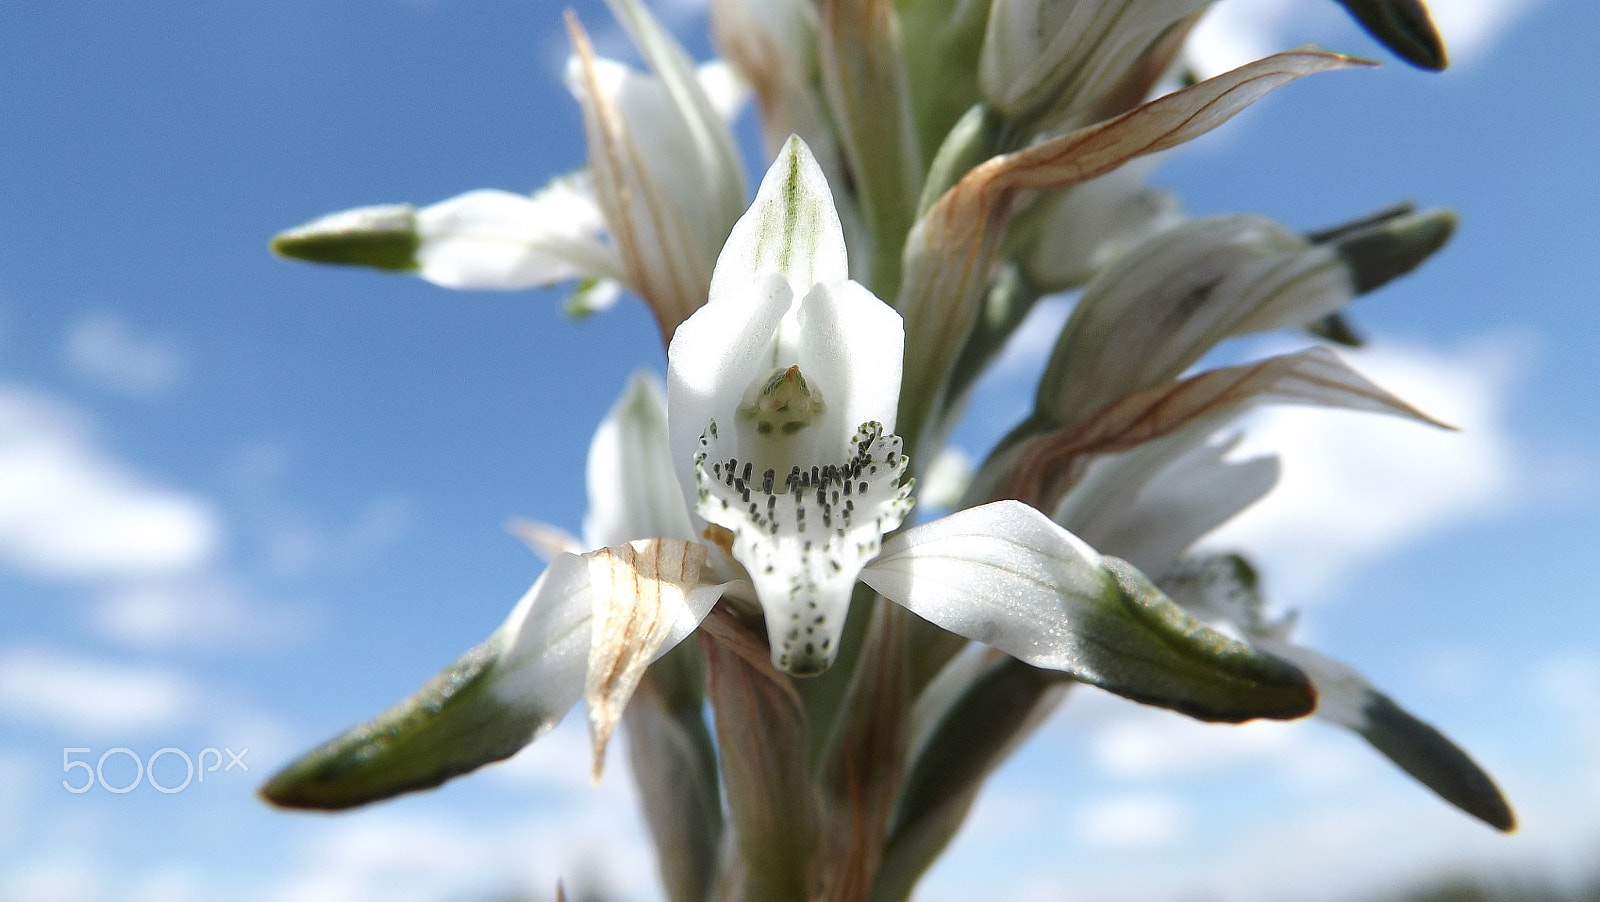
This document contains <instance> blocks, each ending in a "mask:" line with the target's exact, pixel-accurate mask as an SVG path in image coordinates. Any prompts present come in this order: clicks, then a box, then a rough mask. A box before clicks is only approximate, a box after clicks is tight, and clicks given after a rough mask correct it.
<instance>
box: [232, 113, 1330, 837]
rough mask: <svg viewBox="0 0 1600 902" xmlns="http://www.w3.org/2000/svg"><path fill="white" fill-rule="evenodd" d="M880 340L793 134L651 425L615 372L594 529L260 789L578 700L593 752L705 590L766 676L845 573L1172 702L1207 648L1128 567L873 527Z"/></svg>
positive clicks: (512, 742)
mask: <svg viewBox="0 0 1600 902" xmlns="http://www.w3.org/2000/svg"><path fill="white" fill-rule="evenodd" d="M903 341H904V338H903V331H902V326H901V322H900V317H899V315H898V314H896V313H895V312H894V311H893V310H892V309H890V308H889V307H888V305H886V304H885V303H884V302H883V301H881V300H879V299H878V298H877V297H876V296H874V295H873V294H872V293H871V292H870V291H868V290H867V289H866V288H865V287H863V286H862V285H860V284H858V283H856V282H853V281H851V280H850V279H849V278H848V263H847V259H846V252H845V245H844V237H843V234H842V232H841V229H840V226H839V219H838V215H837V213H836V212H835V210H834V206H833V202H832V195H831V193H830V192H829V189H828V185H827V181H826V180H825V178H824V177H823V174H822V170H821V169H820V168H819V166H818V164H817V162H816V160H815V159H813V158H812V155H811V153H810V151H809V149H808V148H807V147H806V145H805V144H804V142H802V141H801V140H800V139H799V138H791V139H790V141H789V142H788V143H787V144H786V145H785V147H784V149H783V152H782V154H781V155H780V156H779V159H778V161H777V162H776V163H775V164H774V165H773V167H772V169H771V170H770V171H769V172H768V173H767V175H766V177H765V179H764V180H763V181H762V183H761V188H760V190H759V192H758V193H757V195H756V199H755V202H754V203H753V204H752V206H751V208H750V210H749V211H748V212H747V213H746V214H745V215H744V216H743V217H742V218H741V219H740V220H739V222H738V223H737V224H736V225H735V226H734V229H733V233H732V235H731V236H730V237H729V239H728V243H727V246H726V247H725V248H724V249H723V252H722V254H721V256H720V257H719V259H718V262H717V267H716V271H715V274H714V275H713V278H712V282H711V291H710V297H709V299H708V301H707V303H706V304H705V305H704V306H703V307H702V308H701V309H700V310H699V311H698V312H697V313H695V314H694V315H693V316H691V317H690V318H689V319H688V320H686V321H685V322H684V323H683V324H682V326H681V328H679V329H678V332H677V336H676V337H675V338H674V339H673V341H672V344H671V347H670V349H669V352H668V393H667V408H666V416H665V420H664V421H663V418H662V416H661V409H660V401H659V393H658V392H656V391H654V390H652V389H650V388H649V386H648V385H647V384H645V383H638V382H636V384H635V387H634V389H633V390H632V391H630V393H629V394H628V395H627V396H626V397H625V398H624V399H623V401H622V402H621V403H619V405H618V407H617V408H616V409H615V410H614V411H613V413H612V415H611V416H610V417H608V418H607V421H606V423H605V424H604V425H603V426H602V427H601V429H600V431H599V433H598V434H597V436H596V440H595V443H594V446H593V448H592V449H591V455H590V466H589V477H590V502H591V514H590V517H589V518H588V521H587V522H586V524H585V532H586V533H587V538H588V540H589V541H590V542H595V543H599V542H604V543H608V544H607V545H606V546H605V547H602V548H599V549H598V550H595V551H589V552H586V553H583V554H573V553H562V554H558V555H557V556H556V557H555V558H554V559H553V560H552V562H551V564H550V566H549V568H548V569H547V570H546V572H545V573H544V575H543V576H541V577H540V578H539V580H538V581H537V582H536V583H535V584H534V586H533V588H532V589H530V590H529V591H528V593H527V594H526V595H525V596H524V597H523V599H522V600H521V601H520V602H519V603H518V604H517V606H516V608H515V610H513V611H512V613H511V616H510V617H509V618H507V620H506V622H505V623H504V624H503V625H502V626H501V627H500V629H499V630H498V631H496V633H495V634H494V635H493V636H492V637H490V639H489V640H488V641H486V642H485V643H483V644H482V645H480V646H479V647H478V648H476V649H474V650H472V651H471V652H469V653H468V654H467V655H466V656H464V657H463V658H462V659H461V660H460V661H458V662H457V663H456V664H455V665H454V666H453V667H451V668H450V669H448V670H446V671H445V672H444V673H443V674H441V675H440V676H439V677H437V678H435V680H434V681H433V682H431V683H429V684H428V685H427V686H425V687H424V688H423V689H422V691H420V692H419V693H417V695H415V696H414V697H413V698H412V699H410V700H408V701H406V702H404V703H402V704H401V705H399V706H397V707H396V708H394V709H391V710H390V711H389V712H387V713H385V714H384V715H381V716H380V717H379V718H378V719H376V720H374V721H372V722H371V723H369V724H367V725H364V726H361V727H358V728H356V729H354V730H351V731H350V732H348V733H346V734H344V735H343V736H340V737H338V738H336V739H334V740H333V741H332V742H330V743H328V744H327V745H325V746H323V747H322V748H320V749H317V750H315V751H313V752H311V753H310V754H308V755H307V756H305V757H304V758H302V759H301V760H300V761H298V762H296V763H294V764H292V765H291V766H290V767H289V768H288V769H286V770H285V771H284V772H283V773H281V774H279V775H278V776H277V777H276V778H274V780H273V781H272V782H271V783H269V784H268V786H267V787H266V788H265V789H264V794H265V795H266V796H267V797H268V798H269V799H271V800H272V801H274V802H277V803H279V804H283V805H290V806H300V807H319V808H340V807H348V806H350V805H356V804H361V803H364V802H367V801H372V800H374V799H377V798H384V797H387V796H389V795H394V794H396V793H399V792H404V791H407V790H410V789H419V788H424V787H428V786H433V785H437V784H438V783H440V782H442V781H444V780H445V779H448V778H449V777H451V776H454V775H456V774H459V773H462V772H465V771H467V770H470V769H472V768H475V767H477V766H479V765H481V764H484V763H487V762H489V761H493V760H498V759H499V758H503V757H506V756H508V755H510V754H512V753H513V752H515V751H516V750H517V749H519V748H521V747H522V746H523V745H526V744H527V743H528V742H530V741H532V739H534V738H535V737H537V736H538V735H539V734H541V733H543V732H544V731H546V730H548V729H549V728H550V727H552V726H554V725H555V724H556V723H557V722H558V721H559V720H560V719H561V717H562V716H563V715H564V714H565V712H566V711H567V710H568V709H570V708H571V707H572V706H573V705H574V704H576V703H577V702H578V700H579V699H580V698H582V699H585V700H586V701H587V704H588V708H589V716H590V723H591V727H592V730H593V734H594V740H595V746H596V759H597V765H598V760H599V756H600V755H601V754H602V753H603V749H604V747H605V743H606V740H607V738H608V737H609V736H610V733H611V731H612V730H613V729H614V728H615V725H616V723H617V720H618V718H619V717H620V715H621V711H622V708H623V706H624V705H625V704H626V702H627V700H628V698H629V696H630V695H631V693H632V691H633V689H634V687H635V686H636V685H637V684H638V681H639V679H640V677H641V676H642V675H643V672H644V669H645V667H646V666H647V665H648V664H649V663H650V662H651V661H652V660H654V659H655V658H657V657H659V656H660V655H661V654H664V653H665V652H666V651H667V650H668V649H670V648H671V647H672V646H673V645H675V644H676V643H678V642H680V641H682V640H683V639H685V638H687V637H688V636H689V635H690V634H691V633H692V632H693V631H694V629H695V627H696V626H697V625H698V624H699V622H700V621H701V620H702V619H703V618H705V616H706V615H707V614H708V613H709V611H710V609H711V607H712V606H713V605H714V604H715V603H716V602H717V600H718V599H719V598H727V599H728V600H729V601H731V602H733V603H735V604H736V605H744V606H745V607H746V608H747V609H749V610H750V611H751V613H753V612H754V608H755V607H756V606H759V608H760V611H761V612H762V613H763V614H764V616H765V621H766V628H767V634H768V637H769V644H770V648H771V658H772V663H773V665H774V666H775V667H776V668H778V669H779V670H783V671H787V672H788V673H790V674H793V675H796V676H808V675H813V674H816V673H820V672H821V671H822V670H824V669H826V668H827V667H828V666H829V665H830V664H831V662H832V661H833V659H834V656H835V655H836V654H837V652H838V649H839V642H840V638H841V635H842V630H843V627H844V622H845V617H846V614H847V613H848V608H849V605H850V599H851V596H852V594H853V593H854V592H855V589H856V585H857V583H858V582H860V583H865V584H866V585H867V586H870V587H871V588H872V589H875V590H877V592H878V593H879V594H880V595H881V596H882V597H883V598H886V599H888V600H889V601H891V602H895V603H897V604H900V605H903V606H904V607H906V608H907V609H909V610H910V611H911V612H912V613H914V614H917V615H918V616H920V617H922V618H924V619H926V620H929V621H931V622H933V623H934V624H936V625H938V626H940V627H943V628H945V629H947V630H949V631H951V632H954V633H957V634H959V635H961V636H965V637H967V638H970V639H974V640H977V641H980V642H983V643H986V644H988V645H990V646H993V647H994V648H997V649H999V650H1001V651H1003V652H1005V653H1007V654H1009V655H1012V656H1013V657H1016V658H1018V659H1020V660H1022V661H1025V662H1027V663H1030V664H1033V665H1035V666H1040V667H1046V668H1051V669H1056V670H1061V671H1064V672H1066V673H1068V674H1069V675H1071V676H1073V677H1075V678H1078V679H1082V680H1085V681H1088V682H1093V683H1096V684H1099V685H1104V686H1107V687H1108V688H1112V689H1113V690H1114V691H1120V692H1123V693H1124V694H1130V695H1133V696H1135V697H1140V698H1150V699H1157V700H1163V701H1167V700H1170V699H1171V698H1174V697H1177V696H1183V695H1184V694H1185V693H1187V692H1189V689H1188V688H1187V685H1188V684H1187V683H1185V682H1184V681H1179V682H1178V684H1177V688H1174V686H1173V683H1172V681H1171V679H1170V676H1171V670H1172V669H1173V668H1172V667H1169V666H1168V663H1167V661H1164V660H1163V661H1159V662H1158V663H1157V664H1155V665H1153V666H1152V665H1151V664H1150V662H1151V661H1155V660H1157V659H1159V658H1161V657H1162V656H1163V655H1165V656H1167V658H1169V659H1170V660H1172V661H1179V663H1178V664H1177V665H1176V666H1177V667H1179V668H1188V669H1189V670H1190V671H1192V670H1194V668H1193V667H1192V665H1193V664H1194V661H1195V660H1196V659H1198V658H1201V657H1204V656H1205V654H1206V651H1201V652H1198V653H1195V654H1191V655H1190V656H1189V657H1188V658H1184V657H1183V656H1184V654H1186V652H1185V651H1184V649H1186V648H1189V647H1190V646H1193V647H1196V648H1198V647H1201V646H1204V648H1205V649H1206V650H1211V649H1213V647H1214V646H1216V644H1217V643H1219V642H1220V643H1223V644H1226V643H1227V640H1225V639H1223V638H1222V637H1220V636H1216V635H1212V634H1208V633H1207V631H1205V630H1204V629H1203V628H1202V627H1200V626H1199V624H1198V623H1195V622H1192V621H1187V620H1183V619H1182V618H1181V615H1179V617H1180V619H1179V620H1178V621H1174V620H1172V617H1173V616H1174V615H1175V614H1176V608H1173V607H1172V606H1171V603H1170V602H1165V601H1164V600H1161V599H1158V598H1152V597H1151V596H1150V595H1149V593H1148V592H1145V591H1144V590H1142V589H1129V588H1128V587H1129V586H1130V585H1134V584H1135V583H1137V579H1142V578H1137V579H1135V580H1134V582H1133V583H1130V577H1129V575H1128V573H1127V571H1126V568H1123V567H1120V566H1119V565H1116V564H1115V563H1113V562H1107V561H1104V560H1103V559H1102V558H1101V557H1100V555H1099V554H1098V553H1096V552H1095V551H1094V550H1093V549H1092V548H1090V547H1089V546H1088V545H1086V544H1084V543H1083V542H1082V541H1081V540H1079V539H1078V538H1076V537H1075V536H1073V535H1072V534H1071V533H1069V532H1067V531H1066V530H1065V529H1063V528H1061V527H1059V526H1057V525H1055V524H1054V523H1052V522H1050V520H1049V519H1048V518H1046V517H1045V516H1044V515H1043V514H1041V513H1039V512H1038V511H1036V510H1034V509H1033V508H1031V507H1028V506H1027V505H1024V504H1021V503H1019V502H1015V501H1000V502H995V503H992V504H987V505H983V506H981V507H976V508H971V509H969V510H964V511H960V512H958V513H955V514H952V515H950V516H947V517H945V518H943V519H940V520H937V521H935V522H933V523H929V524H926V525H924V526H920V527H917V528H915V529H911V530H908V531H906V532H904V533H901V534H899V535H896V536H894V537H892V538H890V539H888V540H887V541H885V540H884V538H883V537H884V535H885V534H887V533H889V532H891V531H892V530H894V529H895V528H897V527H898V526H899V525H900V523H901V521H902V520H903V519H904V518H905V516H906V514H907V513H908V512H909V510H910V508H911V485H910V482H909V480H908V479H907V478H906V473H907V470H908V468H909V465H908V461H907V460H906V457H905V455H904V454H903V453H902V452H901V442H900V439H899V437H898V436H895V435H894V434H893V429H894V422H895V403H896V401H895V399H896V397H897V395H898V393H899V388H900V368H901V354H902V344H903ZM669 461H670V472H669V470H668V466H669V465H668V463H667V462H669ZM691 510H692V511H693V512H694V515H695V518H694V519H692V518H691V516H690V513H689V512H690V511H691ZM697 530H698V532H697ZM1134 596H1137V597H1134ZM1130 599H1132V600H1130ZM1163 605H1164V606H1163ZM1185 643H1188V645H1185ZM1129 648H1137V649H1138V653H1137V654H1135V655H1134V656H1133V658H1132V660H1131V662H1130V661H1129V660H1128V659H1126V658H1125V653H1126V652H1127V650H1128V649H1129ZM1174 648H1177V649H1178V650H1177V651H1174ZM1180 659H1182V660H1180ZM1208 660H1209V659H1208ZM1215 660H1217V661H1224V662H1226V663H1223V664H1220V665H1215V666H1218V667H1221V668H1222V669H1223V670H1229V668H1233V669H1232V670H1229V672H1228V674H1227V678H1226V679H1227V681H1229V685H1230V686H1236V685H1241V684H1243V683H1244V682H1249V683H1250V685H1262V686H1264V687H1265V688H1266V691H1267V693H1268V694H1274V693H1275V694H1274V695H1273V698H1274V699H1275V703H1277V704H1280V705H1281V706H1282V707H1283V708H1284V709H1285V710H1287V711H1288V712H1289V713H1288V714H1286V715H1284V716H1293V715H1294V714H1297V713H1302V712H1303V711H1304V710H1305V709H1306V708H1308V707H1309V705H1310V701H1311V699H1310V695H1309V692H1308V690H1307V688H1306V684H1305V683H1304V678H1303V677H1302V676H1301V675H1300V674H1299V673H1298V672H1297V671H1294V670H1293V669H1292V668H1288V669H1285V668H1284V667H1283V666H1282V665H1281V663H1279V662H1275V661H1263V660H1261V659H1251V660H1246V659H1245V658H1244V657H1241V656H1240V655H1238V654H1237V653H1236V651H1235V650H1230V649H1224V650H1223V653H1221V654H1220V655H1219V656H1218V657H1217V658H1216V659H1215ZM1204 666H1213V665H1211V664H1206V665H1204ZM1141 668H1144V669H1143V670H1141ZM1163 668H1166V669H1163ZM1155 671H1160V673H1159V675H1158V676H1157V677H1155V678H1154V679H1156V680H1158V681H1159V685H1156V686H1155V687H1154V688H1152V687H1151V685H1150V684H1149V680H1150V678H1148V677H1147V673H1149V672H1155ZM1212 672H1214V671H1212ZM1141 680H1143V681H1144V682H1141ZM1195 685H1196V686H1197V687H1198V689H1197V690H1196V695H1202V694H1204V693H1205V692H1207V691H1209V690H1210V689H1211V688H1213V687H1210V686H1207V685H1205V681H1204V679H1201V680H1199V681H1196V682H1195ZM1230 691H1233V690H1230ZM1187 701H1188V700H1187V699H1186V698H1179V700H1178V701H1176V702H1173V703H1174V704H1176V705H1179V706H1182V705H1184V704H1186V703H1187ZM1195 704H1196V705H1203V704H1204V702H1196V703H1195ZM1259 713H1260V712H1257V713H1254V714H1251V715H1248V716H1258V714H1259Z"/></svg>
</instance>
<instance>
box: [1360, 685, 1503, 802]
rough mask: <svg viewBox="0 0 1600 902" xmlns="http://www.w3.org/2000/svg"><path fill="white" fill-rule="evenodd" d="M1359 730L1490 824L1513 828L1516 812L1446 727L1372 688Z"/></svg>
mask: <svg viewBox="0 0 1600 902" xmlns="http://www.w3.org/2000/svg"><path fill="white" fill-rule="evenodd" d="M1361 713H1362V715H1363V718H1364V720H1365V723H1364V724H1363V725H1362V726H1361V728H1360V730H1359V732H1360V733H1361V736H1362V738H1364V739H1366V740H1367V741H1368V742H1370V743H1372V747H1373V748H1375V749H1377V750H1378V751H1380V752H1382V753H1383V754H1384V756H1386V757H1387V758H1388V759H1389V760H1390V761H1393V762H1394V763H1395V764H1396V765H1398V766H1399V767H1400V769H1401V770H1404V771H1405V772H1406V773H1408V774H1410V775H1411V776H1413V777H1415V778H1416V779H1417V781H1418V782H1420V783H1421V784H1422V785H1424V786H1426V787H1428V788H1429V789H1431V790H1433V791H1434V792H1436V793H1438V794H1439V797H1440V798H1442V799H1444V800H1445V801H1446V802H1449V803H1450V804H1452V805H1454V806H1456V807H1457V808H1460V809H1461V810H1462V811H1465V812H1466V813H1467V814H1470V815H1472V816H1473V817H1475V818H1477V819H1478V820H1481V821H1483V822H1484V823H1486V824H1488V825H1489V826H1491V827H1493V828H1495V829H1496V830H1500V831H1502V832H1506V833H1509V832H1511V831H1512V830H1515V829H1516V827H1517V819H1516V815H1514V814H1512V812H1511V806H1510V805H1509V804H1507V803H1506V800H1505V796H1503V795H1501V794H1500V788H1499V787H1497V786H1495V785H1494V780H1492V779H1490V777H1489V775H1488V774H1487V773H1485V772H1484V771H1483V768H1481V767H1479V766H1478V764H1477V762H1475V761H1473V760H1472V759H1471V758H1470V757H1468V756H1467V753H1466V752H1463V751H1462V750H1461V749H1459V748H1457V747H1456V745H1455V743H1453V742H1451V741H1450V740H1449V739H1448V738H1447V737H1446V736H1445V735H1444V734H1443V733H1440V732H1439V731H1438V730H1436V729H1434V728H1433V727H1432V726H1429V725H1428V724H1426V723H1423V722H1422V721H1420V720H1418V719H1417V718H1415V717H1413V716H1412V715H1411V714H1410V712H1408V711H1406V710H1405V709H1404V708H1401V707H1400V706H1399V705H1397V704H1395V703H1394V702H1393V701H1392V700H1391V699H1390V698H1389V697H1388V696H1387V695H1384V694H1383V693H1381V692H1371V691H1369V692H1368V693H1367V695H1366V699H1365V704H1364V705H1363V706H1362V709H1361Z"/></svg>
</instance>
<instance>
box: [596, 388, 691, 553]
mask: <svg viewBox="0 0 1600 902" xmlns="http://www.w3.org/2000/svg"><path fill="white" fill-rule="evenodd" d="M587 475H588V486H589V512H588V513H587V514H586V515H585V516H584V518H583V538H584V546H585V547H587V548H605V547H607V546H611V545H621V544H623V543H625V542H631V541H633V540H635V539H648V538H657V537H659V538H667V539H689V540H692V539H694V538H695V535H694V528H693V527H692V526H691V525H690V523H689V513H688V509H687V508H686V507H685V506H684V501H683V492H682V491H680V490H679V488H678V481H677V476H676V475H675V474H674V473H673V469H672V445H671V442H670V441H669V439H668V435H667V399H666V394H665V392H664V391H663V390H662V388H661V383H660V381H659V380H658V379H656V377H655V376H654V375H653V374H651V373H649V372H645V371H641V372H639V373H637V374H636V375H635V376H634V377H633V379H632V381H631V382H629V384H628V389H627V391H626V392H624V393H623V396H622V397H621V398H620V399H618V401H617V403H616V405H615V406H613V407H612V408H611V412H610V413H608V414H606V418H605V419H604V420H603V421H601V423H600V428H599V429H597V430H595V434H594V440H593V441H592V442H591V443H590V445H589V464H588V473H587Z"/></svg>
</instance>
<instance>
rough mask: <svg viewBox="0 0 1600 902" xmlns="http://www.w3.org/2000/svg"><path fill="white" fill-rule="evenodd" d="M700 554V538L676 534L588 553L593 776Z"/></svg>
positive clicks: (694, 580) (681, 603) (690, 583)
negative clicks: (687, 538)
mask: <svg viewBox="0 0 1600 902" xmlns="http://www.w3.org/2000/svg"><path fill="white" fill-rule="evenodd" d="M705 558H706V549H705V546H703V545H700V544H698V543H696V542H684V541H681V540H677V539H643V540H640V541H637V542H629V543H628V544H626V545H619V546H616V547H614V548H602V549H601V550H599V551H596V552H594V553H593V554H591V555H589V583H590V586H591V589H590V591H591V592H592V593H593V594H592V597H593V600H594V626H593V634H592V635H593V638H592V640H591V643H590V646H589V672H588V677H587V679H586V680H585V681H584V688H583V695H584V700H585V701H586V702H587V705H588V709H589V729H590V734H591V736H592V737H593V740H594V778H595V779H596V780H599V779H600V771H601V767H602V766H603V764H604V762H605V751H606V743H607V742H609V741H610V739H611V734H612V732H613V731H615V730H616V728H617V721H618V720H620V719H621V717H622V711H623V709H624V708H626V707H627V704H628V699H629V698H630V697H632V695H633V690H634V689H635V688H636V687H637V686H638V685H639V679H640V677H642V676H643V675H644V670H645V668H646V667H647V666H649V664H650V662H651V661H653V660H655V658H656V654H657V652H659V651H660V650H661V647H662V644H663V643H664V642H665V641H666V639H667V637H668V635H669V634H671V632H672V631H673V627H674V626H675V625H677V621H678V617H679V616H680V613H681V612H683V611H685V610H687V608H688V603H687V598H688V595H689V593H690V592H691V591H692V590H693V589H695V588H696V587H697V586H698V585H699V582H700V567H701V565H702V564H704V563H705Z"/></svg>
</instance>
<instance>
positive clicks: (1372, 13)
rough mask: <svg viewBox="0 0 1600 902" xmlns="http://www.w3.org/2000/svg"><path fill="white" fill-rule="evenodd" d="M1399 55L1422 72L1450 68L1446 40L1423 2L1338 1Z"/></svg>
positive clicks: (1420, 0) (1371, 33)
mask: <svg viewBox="0 0 1600 902" xmlns="http://www.w3.org/2000/svg"><path fill="white" fill-rule="evenodd" d="M1337 2H1338V3H1339V5H1340V6H1343V7H1344V8H1345V9H1346V10H1347V11H1349V13H1350V15H1351V16H1352V17H1353V18H1354V19H1355V20H1356V21H1357V22H1360V23H1361V27H1362V28H1365V29H1366V30H1367V33H1368V34H1370V35H1372V36H1373V37H1375V38H1377V39H1378V40H1379V41H1381V42H1382V43H1383V45H1384V46H1385V47H1388V48H1389V49H1390V50H1392V51H1394V53H1395V55H1396V56H1398V57H1400V58H1401V59H1403V60H1405V61H1406V62H1408V63H1410V64H1412V65H1413V66H1416V67H1418V68H1421V69H1429V70H1432V71H1434V72H1442V71H1444V68H1445V67H1446V66H1448V65H1450V58H1449V56H1448V54H1446V53H1445V49H1444V38H1442V37H1440V36H1439V29H1438V28H1437V27H1435V26H1434V24H1433V16H1432V15H1430V14H1429V13H1428V7H1427V5H1426V4H1425V3H1423V0H1337Z"/></svg>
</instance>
